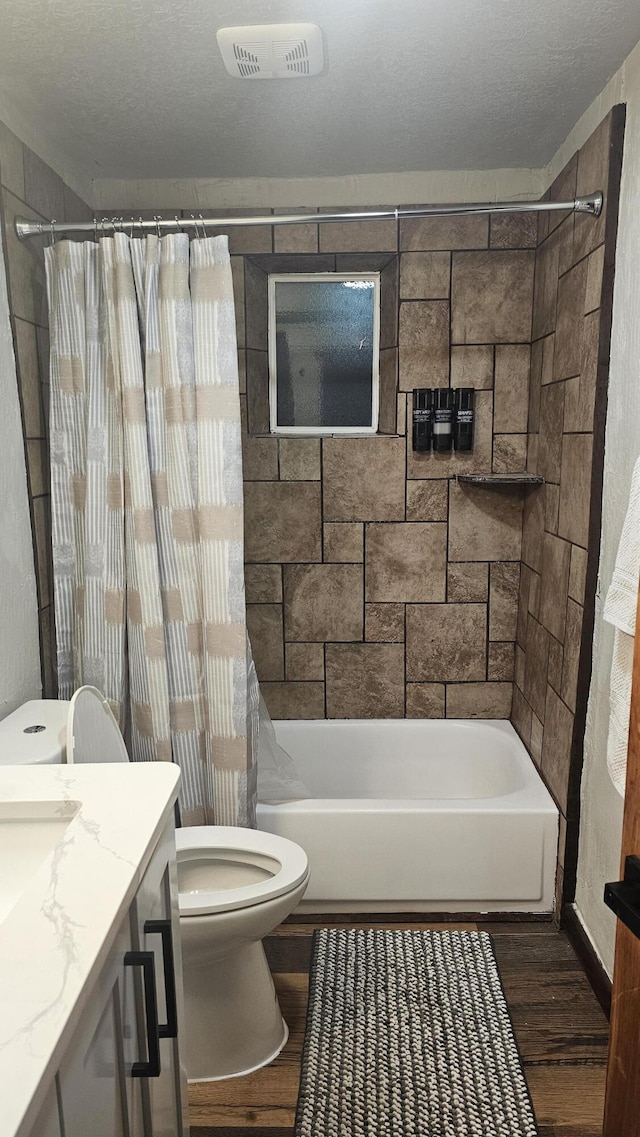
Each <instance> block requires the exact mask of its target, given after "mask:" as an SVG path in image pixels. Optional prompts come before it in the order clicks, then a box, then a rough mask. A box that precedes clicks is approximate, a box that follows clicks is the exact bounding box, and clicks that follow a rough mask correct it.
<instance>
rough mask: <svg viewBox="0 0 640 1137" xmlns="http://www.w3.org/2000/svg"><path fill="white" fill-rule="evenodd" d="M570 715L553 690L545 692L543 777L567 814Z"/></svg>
mask: <svg viewBox="0 0 640 1137" xmlns="http://www.w3.org/2000/svg"><path fill="white" fill-rule="evenodd" d="M572 735H573V715H572V714H571V711H570V710H569V708H568V707H566V706H565V705H564V703H563V702H562V699H560V698H559V696H558V695H557V694H556V692H555V691H554V690H553V688H552V687H548V688H547V700H546V711H545V719H544V737H543V741H542V773H543V775H544V777H545V780H546V782H547V785H548V787H549V789H550V790H551V793H552V794H553V796H554V798H555V800H556V802H557V804H558V806H559V808H560V809H561V810H562V812H563V813H566V811H567V794H568V781H569V765H570V760H571V740H572Z"/></svg>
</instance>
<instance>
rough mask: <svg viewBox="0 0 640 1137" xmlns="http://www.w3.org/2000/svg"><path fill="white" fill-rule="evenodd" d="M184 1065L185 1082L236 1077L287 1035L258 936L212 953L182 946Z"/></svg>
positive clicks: (263, 1061)
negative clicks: (202, 953) (204, 955)
mask: <svg viewBox="0 0 640 1137" xmlns="http://www.w3.org/2000/svg"><path fill="white" fill-rule="evenodd" d="M184 962H185V967H184V998H185V1026H186V1031H185V1033H186V1068H187V1078H188V1080H189V1081H190V1082H213V1081H220V1080H222V1079H224V1078H237V1077H240V1076H241V1075H243V1074H250V1073H251V1072H252V1071H253V1070H258V1069H259V1068H260V1067H261V1066H266V1065H267V1064H268V1063H269V1062H272V1061H273V1059H274V1058H276V1057H277V1056H278V1054H279V1053H280V1051H281V1050H282V1048H283V1046H284V1045H285V1043H286V1041H287V1038H288V1036H289V1031H288V1029H287V1026H286V1023H285V1021H284V1019H283V1017H282V1014H281V1013H280V1006H279V1004H278V998H277V995H276V991H275V987H274V985H273V979H272V978H271V972H270V970H269V964H268V963H267V957H266V956H265V953H264V948H263V946H262V942H261V941H258V942H257V943H250V944H244V945H242V946H237V945H235V946H234V950H233V953H232V954H230V955H224V956H222V957H220V956H219V955H218V956H216V958H215V959H211V958H209V959H207V958H202V956H200V958H198V959H193V958H192V959H189V952H188V949H187V951H186V952H185V961H184Z"/></svg>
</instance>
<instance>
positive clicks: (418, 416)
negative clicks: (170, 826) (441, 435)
mask: <svg viewBox="0 0 640 1137" xmlns="http://www.w3.org/2000/svg"><path fill="white" fill-rule="evenodd" d="M413 421H414V422H431V407H415V408H414V411H413Z"/></svg>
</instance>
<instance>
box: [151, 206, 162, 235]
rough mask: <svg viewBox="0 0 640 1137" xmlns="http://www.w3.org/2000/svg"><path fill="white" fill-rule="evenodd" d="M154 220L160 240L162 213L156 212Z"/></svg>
mask: <svg viewBox="0 0 640 1137" xmlns="http://www.w3.org/2000/svg"><path fill="white" fill-rule="evenodd" d="M153 220H154V221H155V223H156V236H157V238H158V240H160V222H161V221H162V215H161V214H160V213H154V215H153Z"/></svg>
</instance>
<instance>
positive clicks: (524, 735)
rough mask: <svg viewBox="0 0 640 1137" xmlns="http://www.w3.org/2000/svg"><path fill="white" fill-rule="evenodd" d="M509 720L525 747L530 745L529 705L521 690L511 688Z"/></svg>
mask: <svg viewBox="0 0 640 1137" xmlns="http://www.w3.org/2000/svg"><path fill="white" fill-rule="evenodd" d="M511 722H512V724H513V726H514V729H515V730H516V731H517V732H518V734H519V735H520V738H521V739H522V741H523V742H524V744H525V746H526V747H527V749H529V747H530V745H531V707H530V706H529V704H528V702H527V700H526V699H525V697H524V695H523V694H522V692H521V691H519V690H518V688H517V687H514V688H513V697H512V700H511Z"/></svg>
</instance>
